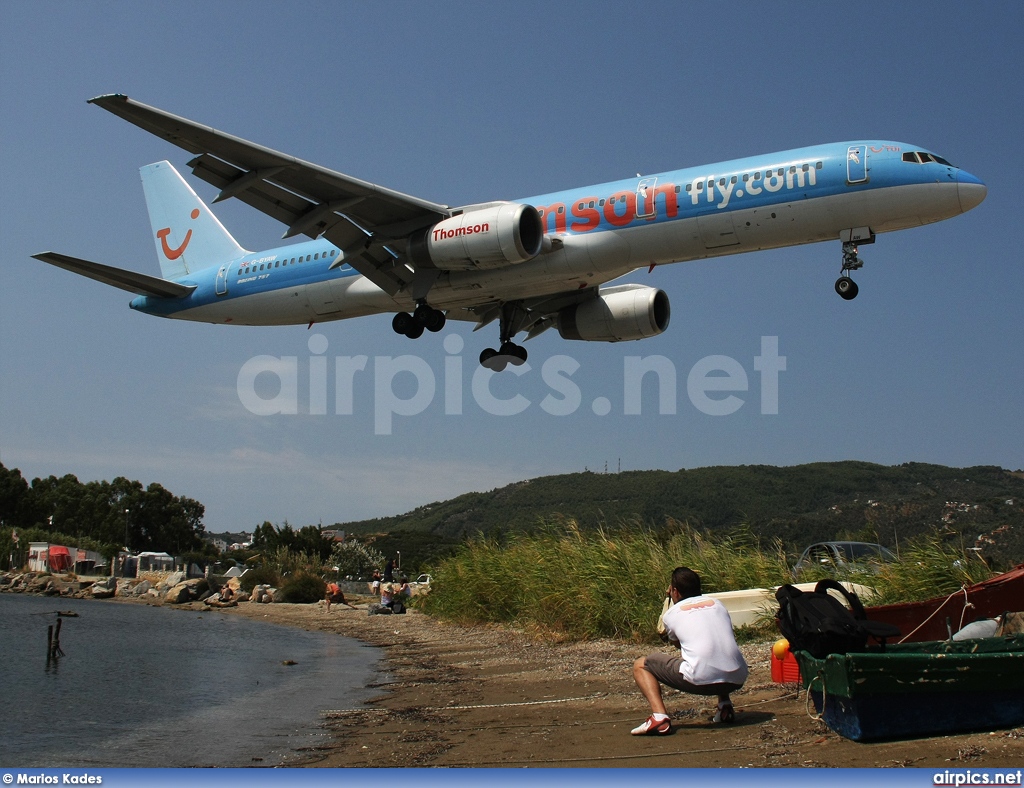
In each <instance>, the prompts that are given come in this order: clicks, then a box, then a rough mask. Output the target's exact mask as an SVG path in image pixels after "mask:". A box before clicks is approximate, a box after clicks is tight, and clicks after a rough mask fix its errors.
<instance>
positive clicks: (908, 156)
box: [903, 151, 953, 167]
mask: <svg viewBox="0 0 1024 788" xmlns="http://www.w3.org/2000/svg"><path fill="white" fill-rule="evenodd" d="M903 161H909V162H912V163H914V164H929V163H930V162H935V163H936V164H944V165H945V166H947V167H952V166H953V165H952V164H950V163H949V162H948V161H946V160H945V159H944V158H942V157H941V156H936V155H935V154H934V153H925V152H924V151H908V152H906V153H904V154H903Z"/></svg>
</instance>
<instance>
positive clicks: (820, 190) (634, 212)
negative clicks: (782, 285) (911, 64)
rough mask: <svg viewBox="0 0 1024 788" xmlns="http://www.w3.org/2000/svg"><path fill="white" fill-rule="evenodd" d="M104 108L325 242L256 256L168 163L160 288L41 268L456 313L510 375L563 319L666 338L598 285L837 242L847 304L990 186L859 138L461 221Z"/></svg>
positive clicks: (158, 194)
mask: <svg viewBox="0 0 1024 788" xmlns="http://www.w3.org/2000/svg"><path fill="white" fill-rule="evenodd" d="M93 101H94V103H97V104H99V105H100V106H103V107H104V108H106V109H108V110H110V111H111V112H114V113H115V114H118V115H121V116H122V117H125V118H126V119H128V120H130V121H131V122H133V123H136V124H137V125H140V126H143V127H144V128H146V129H147V130H149V131H159V130H160V129H162V128H173V130H174V134H175V135H176V136H174V137H171V139H172V141H175V142H177V143H178V144H181V145H182V146H183V147H188V148H189V149H190V150H193V151H194V150H197V149H200V150H207V149H208V150H209V151H210V152H209V153H203V154H201V155H200V156H198V157H197V158H195V159H193V160H192V161H191V162H190V166H192V167H193V171H194V173H195V174H196V175H197V176H199V177H200V178H202V179H204V180H206V181H208V182H210V183H212V184H214V185H216V186H218V187H220V188H221V193H220V195H218V200H219V199H226V198H227V197H238V198H239V199H242V200H243V201H246V202H248V203H249V204H250V205H253V206H254V207H256V208H257V209H259V210H262V211H264V212H265V213H268V214H269V215H271V216H274V217H275V218H277V219H279V220H280V221H283V222H285V223H287V224H288V225H289V231H288V232H287V233H286V237H289V236H291V235H297V234H305V235H307V236H309V237H310V238H312V240H308V241H304V242H300V243H291V244H288V245H286V246H282V247H280V248H278V249H271V250H267V251H262V252H256V253H253V252H247V251H245V250H244V249H242V248H241V247H240V246H238V244H237V243H236V242H235V241H234V239H233V238H232V237H231V236H230V234H228V233H227V231H226V230H225V229H224V228H223V226H222V225H220V223H219V222H218V221H217V220H216V217H214V216H213V214H212V212H210V209H209V207H208V206H206V205H205V204H204V203H203V202H202V201H201V200H199V198H198V197H197V196H196V195H195V192H194V191H192V190H191V188H190V187H189V186H188V185H187V184H185V182H184V180H182V179H181V176H180V175H178V173H177V171H175V170H174V168H173V167H171V165H170V164H168V163H167V162H160V163H158V164H153V165H148V166H147V167H144V168H143V170H142V173H143V184H144V186H145V188H146V197H147V202H148V203H149V206H150V214H151V219H152V223H153V230H154V234H155V242H156V246H157V253H158V257H159V259H160V263H161V269H162V271H163V274H164V276H163V278H162V279H157V278H154V277H148V276H146V275H142V274H134V273H132V272H128V271H123V270H122V269H115V268H110V267H108V266H103V265H100V264H98V263H89V262H88V261H83V260H78V259H77V258H70V257H67V256H64V255H59V254H56V253H51V252H47V253H43V254H41V255H38V257H39V258H40V259H42V260H45V261H46V262H50V263H53V264H55V265H59V266H61V267H64V268H67V269H69V270H73V271H76V272H77V273H80V274H83V275H85V276H90V277H92V278H95V279H99V280H100V281H104V282H107V283H108V284H114V285H115V286H118V287H122V288H124V289H127V290H132V291H133V292H136V293H139V294H140V295H139V296H138V297H137V298H135V299H134V300H133V301H132V302H131V307H132V308H133V309H136V310H138V311H140V312H145V313H147V314H151V315H158V316H160V317H170V318H177V319H184V320H195V321H203V322H209V323H227V324H241V325H288V324H312V323H315V322H325V321H330V320H340V319H345V318H351V317H359V316H363V315H370V314H376V313H387V312H390V313H395V319H394V328H395V330H396V331H398V332H399V333H404V334H406V335H408V336H410V337H417V336H419V335H420V334H422V333H423V331H424V327H425V328H426V329H428V330H430V331H437V330H439V328H440V326H442V325H443V324H444V321H445V318H456V319H465V320H475V321H476V322H477V323H478V324H479V325H483V324H485V323H488V322H490V321H491V320H500V327H501V343H502V345H501V350H500V352H501V353H504V354H507V355H510V357H518V359H515V358H514V360H513V362H512V363H517V360H518V363H521V361H522V360H525V351H524V350H522V348H520V347H519V346H518V345H515V344H514V343H513V342H512V338H513V337H514V336H515V335H516V333H518V332H520V331H526V332H528V334H529V336H534V335H535V334H537V333H540V332H541V331H543V330H544V329H546V328H548V327H552V326H554V327H557V329H558V330H559V332H560V333H561V334H562V336H563V337H565V338H567V339H584V340H596V341H618V340H622V339H640V338H643V337H646V336H653V335H655V334H658V333H661V331H663V330H664V329H665V328H666V327H667V325H668V317H669V307H668V297H667V295H665V294H664V293H663V292H662V291H660V290H656V289H655V288H651V287H649V286H646V285H636V284H625V285H622V284H620V285H615V286H612V287H602V285H605V284H606V283H607V282H610V281H611V280H614V279H617V278H619V277H621V276H623V275H625V274H628V273H630V272H631V271H634V270H636V269H638V268H648V269H650V268H653V267H654V266H657V265H664V264H667V263H675V262H685V261H689V260H700V259H704V258H709V257H719V256H724V255H731V254H739V253H743V252H751V251H756V250H760V249H772V248H778V247H785V246H794V245H799V244H808V243H818V242H822V241H839V242H841V244H842V265H841V276H840V278H839V280H837V282H836V291H837V292H838V293H839V294H840V295H841V296H843V297H844V298H846V299H850V298H853V297H854V296H855V295H856V294H857V286H856V284H854V283H853V281H852V279H850V277H849V272H850V271H853V270H856V269H858V268H860V267H861V265H862V263H861V260H860V258H859V257H858V249H857V247H858V244H865V243H871V242H873V241H874V239H875V236H876V235H878V234H881V233H886V232H892V231H895V230H903V229H907V228H910V227H916V226H919V225H924V224H929V223H931V222H937V221H941V220H943V219H948V218H950V217H953V216H956V215H958V214H961V213H964V212H966V211H969V210H971V209H972V208H974V207H975V206H977V205H978V204H979V203H981V202H982V200H984V198H985V195H986V188H985V185H984V184H983V183H982V182H981V181H980V180H979V179H978V178H976V177H975V176H973V175H971V174H970V173H968V172H966V171H965V170H962V169H960V168H958V167H956V166H954V165H952V164H950V163H949V162H948V161H946V160H945V159H943V158H941V157H940V156H938V155H936V154H934V153H932V152H931V151H927V150H925V149H924V148H920V147H918V146H914V145H908V144H905V143H901V142H890V141H879V140H858V141H850V142H841V143H832V144H826V145H817V146H812V147H806V148H798V149H795V150H789V151H783V152H780V153H772V154H767V155H762V156H755V157H750V158H745V159H735V160H732V161H725V162H720V163H717V164H710V165H705V166H700V167H690V168H686V169H682V170H675V171H672V172H665V173H658V174H655V175H644V176H639V175H638V176H637V177H635V178H627V179H623V180H618V181H613V182H609V183H604V184H600V185H596V186H588V187H585V188H579V189H570V190H566V191H561V192H555V193H551V194H544V195H540V196H536V197H530V198H526V199H523V200H514V201H509V202H496V203H485V204H481V205H470V206H464V207H462V208H448V207H447V206H443V205H437V204H433V203H429V202H426V201H422V200H417V199H416V198H413V197H409V196H407V195H402V194H400V193H397V192H390V191H389V190H386V189H384V188H383V187H379V186H374V185H373V184H368V183H366V182H363V181H358V180H356V179H353V178H351V177H349V176H345V175H342V174H340V173H334V172H332V171H330V170H322V169H321V168H317V167H316V166H315V165H310V164H308V163H306V162H301V161H299V160H295V159H291V158H289V157H286V156H285V155H284V154H278V153H276V152H274V151H269V150H268V149H265V148H261V147H259V146H256V145H254V144H253V143H248V142H245V141H244V140H239V139H237V138H234V137H230V136H228V135H224V134H222V133H220V132H215V131H213V130H211V129H208V128H207V127H202V126H198V125H197V124H193V123H192V122H191V121H188V120H186V119H183V118H178V117H176V116H172V115H169V114H168V113H165V112H163V111H161V110H156V109H154V108H152V107H147V106H146V105H142V104H138V103H137V102H133V101H131V100H130V99H128V98H127V97H124V96H105V97H100V98H98V99H94V100H93ZM168 136H169V135H168ZM314 176H315V177H314ZM324 184H326V185H324ZM410 313H411V314H410ZM529 336H528V338H529ZM497 354H498V351H485V352H484V354H482V355H481V361H482V362H483V363H488V360H489V358H490V357H492V356H495V355H497ZM498 368H501V367H498Z"/></svg>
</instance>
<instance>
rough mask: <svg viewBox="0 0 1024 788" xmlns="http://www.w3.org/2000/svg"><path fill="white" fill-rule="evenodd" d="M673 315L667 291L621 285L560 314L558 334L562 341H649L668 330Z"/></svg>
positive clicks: (642, 286) (601, 292) (603, 291)
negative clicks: (649, 338)
mask: <svg viewBox="0 0 1024 788" xmlns="http://www.w3.org/2000/svg"><path fill="white" fill-rule="evenodd" d="M671 312H672V310H671V308H670V307H669V302H668V295H667V294H666V293H665V291H664V290H658V289H657V288H655V287H647V286H646V285H619V286H617V287H610V288H607V289H605V290H602V291H600V292H599V293H598V295H597V297H596V298H592V299H591V300H589V301H584V302H582V303H580V304H574V305H573V306H570V307H567V308H566V309H563V310H562V311H561V312H559V313H558V333H559V334H561V335H562V339H583V340H586V341H589V342H622V341H623V340H627V339H645V338H647V337H653V336H657V335H658V334H660V333H661V332H662V331H664V330H665V329H666V328H668V321H669V317H670V316H671Z"/></svg>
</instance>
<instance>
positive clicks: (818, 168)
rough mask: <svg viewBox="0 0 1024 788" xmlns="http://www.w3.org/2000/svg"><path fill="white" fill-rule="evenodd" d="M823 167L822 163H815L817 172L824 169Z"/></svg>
mask: <svg viewBox="0 0 1024 788" xmlns="http://www.w3.org/2000/svg"><path fill="white" fill-rule="evenodd" d="M822 166H823V165H822V163H821V162H820V161H818V162H815V163H814V169H816V170H820V169H821V168H822Z"/></svg>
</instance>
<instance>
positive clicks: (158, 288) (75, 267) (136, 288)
mask: <svg viewBox="0 0 1024 788" xmlns="http://www.w3.org/2000/svg"><path fill="white" fill-rule="evenodd" d="M32 256H33V257H34V258H35V259H36V260H42V261H43V262H44V263H49V264H50V265H55V266H57V267H58V268H63V269H64V270H65V271H72V272H73V273H76V274H81V275H82V276H87V277H89V278H90V279H95V280H96V281H97V282H103V283H104V284H107V285H113V286H114V287H119V288H121V289H122V290H127V291H128V292H129V293H136V294H137V295H144V296H155V297H157V298H184V297H185V296H187V295H188V294H189V293H191V292H192V291H193V290H195V289H196V286H195V285H181V284H178V283H177V282H170V281H168V280H167V279H160V278H158V277H155V276H147V275H146V274H138V273H135V272H134V271H125V270H124V269H123V268H114V267H113V266H109V265H103V264H102V263H93V262H90V261H89V260H82V259H80V258H78V257H69V256H68V255H66V254H58V253H57V252H40V253H39V254H34V255H32Z"/></svg>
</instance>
